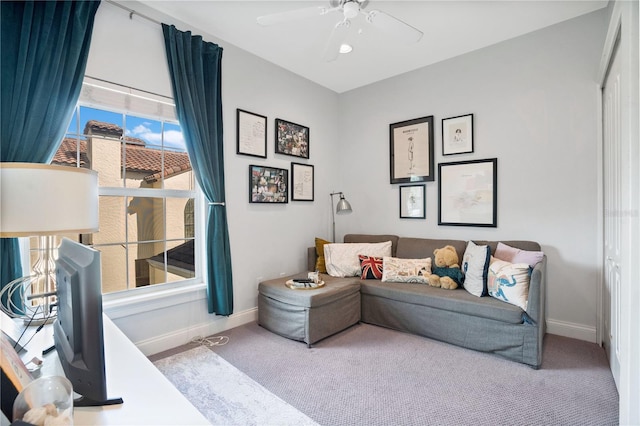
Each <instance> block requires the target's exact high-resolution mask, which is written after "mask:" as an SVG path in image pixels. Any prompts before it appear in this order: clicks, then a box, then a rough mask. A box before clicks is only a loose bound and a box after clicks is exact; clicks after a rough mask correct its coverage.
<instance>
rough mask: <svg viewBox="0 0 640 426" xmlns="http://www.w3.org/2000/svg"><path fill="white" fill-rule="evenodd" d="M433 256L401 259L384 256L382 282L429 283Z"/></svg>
mask: <svg viewBox="0 0 640 426" xmlns="http://www.w3.org/2000/svg"><path fill="white" fill-rule="evenodd" d="M430 275H431V258H430V257H427V258H426V259H400V258H397V257H390V256H385V257H383V258H382V282H394V283H419V284H429V276H430Z"/></svg>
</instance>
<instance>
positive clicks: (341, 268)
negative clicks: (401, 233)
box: [324, 241, 391, 277]
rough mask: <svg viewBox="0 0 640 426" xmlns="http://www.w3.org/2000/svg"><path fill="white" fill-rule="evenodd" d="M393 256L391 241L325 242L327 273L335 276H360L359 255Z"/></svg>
mask: <svg viewBox="0 0 640 426" xmlns="http://www.w3.org/2000/svg"><path fill="white" fill-rule="evenodd" d="M360 254H364V255H367V256H378V257H383V256H391V241H385V242H382V243H344V244H325V245H324V260H325V264H326V265H327V273H328V274H329V275H331V276H333V277H355V276H360V274H361V272H360V261H359V260H358V255H360Z"/></svg>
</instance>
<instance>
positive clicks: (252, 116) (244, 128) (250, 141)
mask: <svg viewBox="0 0 640 426" xmlns="http://www.w3.org/2000/svg"><path fill="white" fill-rule="evenodd" d="M236 153H237V154H242V155H250V156H252V157H260V158H267V117H265V116H264V115H260V114H256V113H253V112H249V111H244V110H242V109H239V108H238V109H236Z"/></svg>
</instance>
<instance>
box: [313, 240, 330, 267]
mask: <svg viewBox="0 0 640 426" xmlns="http://www.w3.org/2000/svg"><path fill="white" fill-rule="evenodd" d="M325 244H329V241H327V240H323V239H322V238H317V237H316V244H315V248H316V264H315V270H316V271H318V272H322V273H323V274H326V273H327V265H326V264H325V261H324V245H325Z"/></svg>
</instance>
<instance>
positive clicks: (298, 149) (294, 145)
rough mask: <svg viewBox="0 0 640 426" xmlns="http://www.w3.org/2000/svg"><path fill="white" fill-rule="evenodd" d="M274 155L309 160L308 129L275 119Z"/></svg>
mask: <svg viewBox="0 0 640 426" xmlns="http://www.w3.org/2000/svg"><path fill="white" fill-rule="evenodd" d="M276 154H285V155H291V156H294V157H300V158H309V128H308V127H305V126H302V125H300V124H296V123H291V122H289V121H285V120H281V119H280V118H276Z"/></svg>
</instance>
